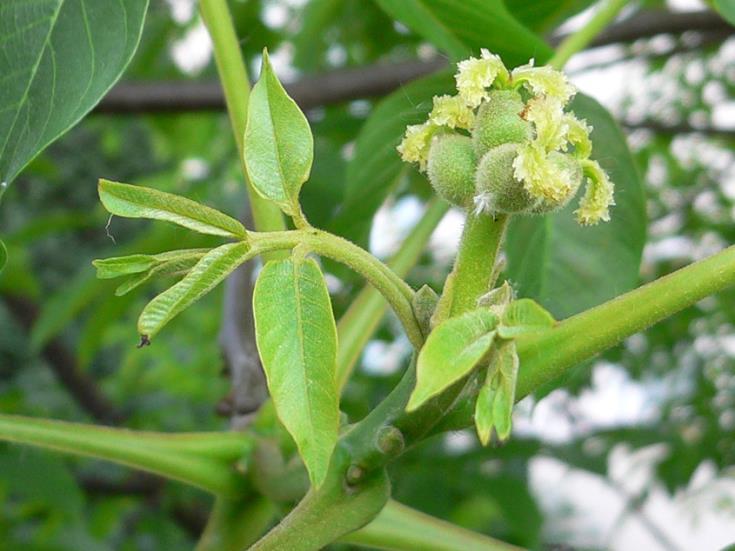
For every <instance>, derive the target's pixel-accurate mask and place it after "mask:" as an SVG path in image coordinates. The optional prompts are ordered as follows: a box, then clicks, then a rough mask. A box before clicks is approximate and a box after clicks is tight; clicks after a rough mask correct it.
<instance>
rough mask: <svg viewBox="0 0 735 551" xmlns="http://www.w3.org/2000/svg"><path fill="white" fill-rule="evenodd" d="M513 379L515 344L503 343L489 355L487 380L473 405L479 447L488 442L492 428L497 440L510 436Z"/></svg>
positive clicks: (514, 384)
mask: <svg viewBox="0 0 735 551" xmlns="http://www.w3.org/2000/svg"><path fill="white" fill-rule="evenodd" d="M517 379H518V353H517V351H516V345H515V342H514V341H506V342H503V343H502V344H501V345H500V346H498V348H497V350H495V352H494V353H493V355H492V357H491V359H490V365H489V366H488V370H487V379H486V380H485V384H483V385H482V388H481V389H480V392H479V394H478V396H477V402H475V427H476V429H477V435H478V436H479V437H480V442H482V445H483V446H487V444H488V443H489V442H490V435H491V433H492V430H493V428H494V429H495V432H496V434H497V435H498V438H499V439H500V440H501V441H503V440H506V439H507V438H508V436H510V430H511V423H512V416H513V404H514V402H515V392H516V381H517Z"/></svg>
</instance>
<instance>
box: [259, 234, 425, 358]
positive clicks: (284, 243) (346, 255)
mask: <svg viewBox="0 0 735 551" xmlns="http://www.w3.org/2000/svg"><path fill="white" fill-rule="evenodd" d="M248 241H249V242H250V244H251V246H252V248H253V250H256V251H257V252H258V254H262V253H267V252H269V251H274V250H281V249H292V248H294V247H295V246H297V245H304V246H306V247H307V248H308V249H310V250H312V251H314V252H315V253H317V254H320V255H323V256H326V257H329V258H331V259H333V260H336V261H338V262H342V263H344V264H345V265H347V266H349V267H350V268H352V269H353V270H355V271H356V272H357V273H359V274H360V275H362V276H364V277H365V279H367V280H368V281H369V282H370V283H371V284H372V285H373V286H374V287H375V288H376V289H377V290H378V291H380V293H381V294H382V295H383V296H384V297H385V298H386V300H387V301H388V303H389V304H390V305H391V307H392V308H393V310H394V311H395V313H396V315H397V316H398V319H399V320H400V321H401V323H402V324H403V327H404V328H405V330H406V334H407V335H408V338H409V340H410V341H411V343H412V344H413V345H414V346H415V347H416V348H420V347H421V345H422V344H423V340H424V337H423V334H422V332H421V328H420V327H419V325H418V323H417V322H416V318H415V316H414V314H413V307H412V305H411V299H412V297H413V294H414V293H413V290H412V289H411V287H410V286H409V285H408V284H407V283H406V282H405V281H403V280H402V279H401V278H400V277H399V276H398V275H397V274H396V273H395V272H393V271H392V270H391V269H390V268H388V266H386V265H385V264H383V263H382V262H380V260H378V259H377V258H375V257H374V256H373V255H371V254H370V253H369V252H367V251H366V250H364V249H362V248H361V247H358V246H357V245H355V244H354V243H351V242H350V241H347V240H346V239H343V238H341V237H338V236H336V235H333V234H331V233H328V232H324V231H321V230H317V229H308V230H293V231H284V232H265V233H250V234H249V235H248Z"/></svg>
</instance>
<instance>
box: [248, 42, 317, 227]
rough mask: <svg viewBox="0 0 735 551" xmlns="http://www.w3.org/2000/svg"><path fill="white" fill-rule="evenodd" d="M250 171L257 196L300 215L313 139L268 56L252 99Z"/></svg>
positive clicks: (309, 166) (264, 57)
mask: <svg viewBox="0 0 735 551" xmlns="http://www.w3.org/2000/svg"><path fill="white" fill-rule="evenodd" d="M243 153H244V159H245V167H246V169H247V172H248V177H249V179H250V182H251V183H252V185H253V187H254V188H255V189H256V191H257V192H258V193H259V194H260V195H262V196H263V197H265V198H266V199H270V200H271V201H274V202H275V203H277V204H278V206H279V207H280V208H281V209H282V210H283V211H284V212H286V213H287V214H291V215H294V214H297V213H299V212H300V208H299V206H298V199H299V191H300V190H301V186H302V185H303V183H304V182H306V180H307V179H308V178H309V173H310V172H311V163H312V161H313V159H314V138H313V137H312V135H311V129H310V128H309V123H308V121H307V120H306V117H305V116H304V114H303V113H302V112H301V109H299V106H298V105H296V102H295V101H294V100H293V99H291V98H290V97H289V95H288V94H287V93H286V90H285V89H284V88H283V86H282V85H281V83H280V82H279V80H278V77H277V76H276V74H275V72H274V71H273V67H272V66H271V63H270V59H269V58H268V52H267V51H265V50H264V51H263V68H262V70H261V74H260V79H259V80H258V82H257V83H256V85H255V86H254V87H253V91H252V92H251V94H250V104H249V107H248V120H247V126H246V128H245V141H244V152H243Z"/></svg>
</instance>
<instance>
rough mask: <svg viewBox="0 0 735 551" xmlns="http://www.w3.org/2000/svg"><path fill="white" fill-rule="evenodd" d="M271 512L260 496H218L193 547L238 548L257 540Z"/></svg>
mask: <svg viewBox="0 0 735 551" xmlns="http://www.w3.org/2000/svg"><path fill="white" fill-rule="evenodd" d="M275 514H276V508H275V506H274V505H273V503H271V502H270V501H268V500H267V499H266V498H264V497H260V496H258V497H254V496H249V497H246V498H242V499H227V498H223V497H218V498H217V501H215V503H214V509H212V513H211V514H210V516H209V521H208V522H207V527H206V528H205V530H204V533H203V534H202V537H201V539H200V540H199V542H198V543H197V546H196V551H242V550H243V549H245V548H246V547H249V546H250V545H252V544H253V543H255V542H256V541H258V538H260V536H261V534H262V533H263V532H265V530H266V529H267V528H268V525H269V524H270V523H271V520H272V519H273V517H274V515H275Z"/></svg>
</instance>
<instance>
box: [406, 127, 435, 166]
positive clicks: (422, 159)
mask: <svg viewBox="0 0 735 551" xmlns="http://www.w3.org/2000/svg"><path fill="white" fill-rule="evenodd" d="M437 129H438V127H437V126H436V125H434V124H432V123H430V122H425V123H424V124H414V125H411V126H409V127H407V128H406V133H405V134H404V136H403V140H402V141H401V143H400V144H399V145H398V147H397V149H398V153H400V155H401V159H403V160H404V161H406V162H408V163H418V165H419V169H420V170H421V171H425V170H426V163H427V162H428V160H429V149H431V139H432V138H433V137H434V134H436V131H437Z"/></svg>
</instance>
